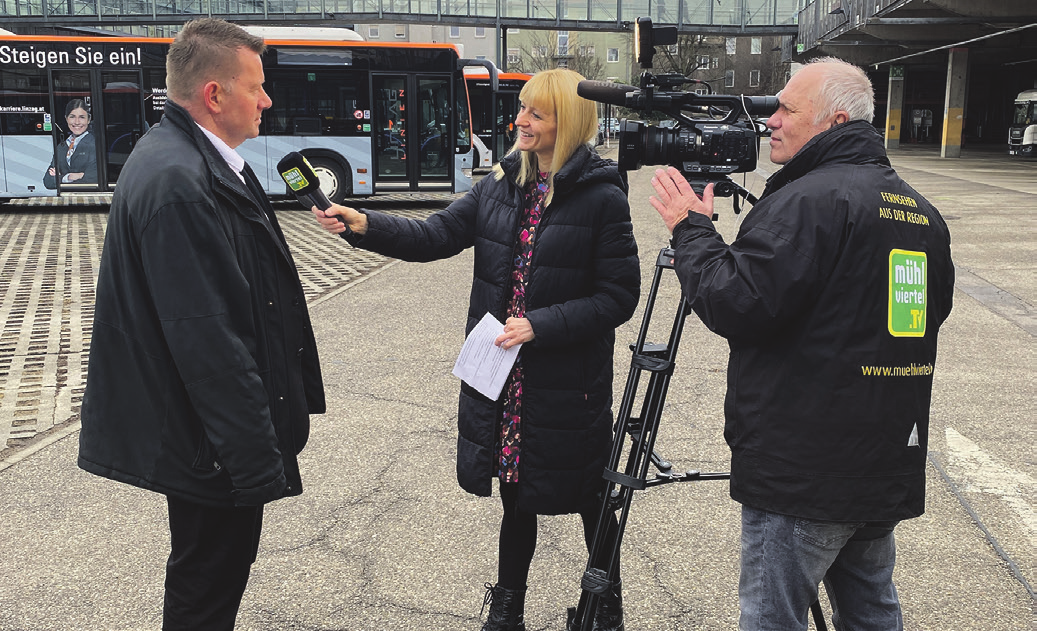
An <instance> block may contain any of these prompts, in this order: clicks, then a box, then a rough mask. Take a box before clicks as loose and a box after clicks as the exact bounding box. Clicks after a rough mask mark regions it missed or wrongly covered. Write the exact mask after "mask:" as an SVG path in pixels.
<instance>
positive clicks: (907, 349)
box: [673, 121, 954, 521]
mask: <svg viewBox="0 0 1037 631" xmlns="http://www.w3.org/2000/svg"><path fill="white" fill-rule="evenodd" d="M673 243H674V247H675V248H676V250H677V259H676V269H677V274H678V277H679V278H680V279H681V283H682V287H683V288H684V292H685V295H686V296H688V298H689V300H690V301H691V303H692V307H693V309H694V310H695V312H696V313H697V314H698V315H699V317H700V318H701V319H702V321H703V322H704V323H705V324H706V326H708V327H709V328H710V329H711V330H713V331H716V332H717V333H719V334H721V335H723V336H724V337H726V338H727V339H728V341H729V343H730V347H731V356H730V362H729V365H728V377H727V379H728V391H727V401H726V404H725V415H726V419H727V424H726V429H725V437H726V438H727V442H728V444H729V445H730V447H731V451H732V463H731V496H732V498H734V499H735V500H737V501H739V502H741V503H743V504H746V505H749V506H752V507H754V508H758V509H762V510H768V511H772V512H776V513H782V514H786V515H792V516H796V517H803V518H808V519H818V520H829V521H894V520H899V519H904V518H909V517H916V516H918V515H920V514H922V512H923V510H924V506H925V459H926V453H927V447H928V430H929V402H930V395H931V392H932V383H933V369H934V366H935V362H936V338H937V331H938V329H939V327H940V325H941V324H942V323H943V321H944V320H945V319H946V318H947V315H948V314H949V313H950V310H951V299H952V293H953V289H954V268H953V265H952V263H951V255H950V235H949V233H948V230H947V225H946V224H945V223H944V221H943V218H942V217H941V216H940V214H939V212H937V210H936V209H935V208H934V207H933V206H932V205H930V204H929V203H928V202H927V201H926V200H925V199H924V198H923V197H922V196H921V195H920V194H918V193H917V192H916V191H915V190H914V189H912V188H911V187H910V186H908V185H907V184H906V183H905V182H904V181H903V180H901V179H900V177H899V176H897V174H896V172H895V171H894V170H893V169H892V167H891V166H890V164H889V160H888V159H887V158H886V154H885V151H884V149H883V147H882V140H881V137H880V136H879V135H878V133H876V132H875V130H874V128H872V126H871V125H870V124H868V123H866V122H863V121H855V122H850V123H847V124H844V125H840V126H837V127H834V128H832V129H830V130H828V131H826V132H823V133H821V134H819V135H817V136H815V137H814V138H813V139H812V140H811V141H810V142H808V143H807V145H806V146H805V147H803V149H801V150H800V152H799V153H797V154H796V155H795V156H794V157H793V158H792V159H791V160H790V161H789V162H788V163H787V164H786V165H785V167H784V168H782V169H781V170H780V171H778V172H777V173H775V174H774V175H773V176H771V178H770V180H769V181H768V183H767V187H766V189H765V190H764V193H763V195H762V196H761V198H760V201H759V203H757V204H756V206H755V207H754V208H753V209H752V211H751V212H750V213H749V214H748V215H747V216H746V218H745V220H744V222H743V223H742V226H741V228H740V230H739V232H738V237H737V239H736V240H735V241H734V242H733V243H732V244H731V245H730V246H728V245H726V244H725V243H724V242H723V241H722V240H721V238H720V237H719V235H718V234H717V233H716V231H715V230H714V229H713V226H712V224H711V222H710V221H709V220H708V219H707V218H705V217H703V216H701V215H697V214H694V213H693V215H692V217H690V218H689V220H687V221H684V222H681V224H679V225H678V226H677V227H676V228H675V229H674V234H673Z"/></svg>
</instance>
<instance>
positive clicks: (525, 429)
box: [313, 69, 640, 631]
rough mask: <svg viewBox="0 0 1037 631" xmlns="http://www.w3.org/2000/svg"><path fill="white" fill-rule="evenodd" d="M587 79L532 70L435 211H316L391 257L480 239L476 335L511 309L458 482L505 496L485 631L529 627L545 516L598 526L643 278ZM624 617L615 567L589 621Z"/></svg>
mask: <svg viewBox="0 0 1037 631" xmlns="http://www.w3.org/2000/svg"><path fill="white" fill-rule="evenodd" d="M582 79H583V77H581V76H580V75H579V74H577V73H575V72H573V71H571V70H565V69H556V70H548V71H544V72H541V73H538V74H536V75H535V76H534V77H533V78H532V79H530V80H529V82H527V83H526V86H525V87H524V88H523V89H522V92H521V94H520V95H519V99H520V101H521V104H520V108H519V114H518V116H517V117H516V119H515V125H516V127H517V130H518V138H517V140H516V141H515V145H514V147H512V149H511V151H510V152H509V153H508V155H506V156H505V157H504V158H503V159H502V160H501V161H500V163H499V164H498V165H497V166H496V167H495V168H494V171H493V173H492V175H491V176H488V177H486V178H484V179H483V180H482V181H480V182H479V183H478V184H476V186H475V187H474V188H473V189H472V191H471V192H469V193H468V194H467V195H466V196H464V197H463V198H461V199H459V200H458V201H456V202H454V203H453V204H451V205H450V206H449V207H448V208H446V209H445V210H443V211H441V212H439V213H436V214H434V215H432V216H431V217H429V218H428V219H427V220H425V221H415V220H410V219H403V218H399V217H393V216H389V215H384V214H381V213H376V212H372V211H367V210H359V211H358V210H355V209H352V208H346V207H343V206H337V205H336V206H332V207H331V208H330V209H328V210H327V211H326V212H321V211H320V210H317V209H316V208H314V209H313V212H314V214H315V215H316V217H317V220H318V221H319V222H320V223H321V225H322V226H323V227H324V228H325V229H326V230H328V231H329V232H333V233H341V234H342V236H343V237H344V238H346V240H347V241H349V242H350V243H351V244H353V245H354V246H356V247H359V248H364V249H367V250H372V251H375V252H380V253H382V254H385V255H387V256H392V257H395V258H400V259H404V260H410V261H430V260H436V259H442V258H446V257H449V256H453V255H455V254H457V253H459V252H461V251H462V250H464V249H466V248H469V247H474V248H475V277H474V279H473V281H472V291H471V302H470V304H469V308H468V322H467V327H466V333H467V332H469V331H471V330H472V328H473V327H474V326H475V324H476V323H478V322H479V320H480V319H481V318H482V317H483V316H484V315H485V314H486V313H487V312H489V313H491V314H492V315H493V316H494V317H496V318H497V319H498V320H499V321H501V322H504V323H505V326H504V333H503V334H502V335H501V336H500V337H499V338H497V344H498V345H499V346H502V347H504V348H510V347H512V346H514V345H516V344H523V346H522V349H521V351H520V353H519V358H518V361H517V362H516V364H515V367H514V368H513V370H512V373H511V375H510V377H509V378H508V381H507V383H506V385H505V386H504V390H503V392H502V393H501V395H500V397H499V398H498V399H497V400H490V399H488V398H486V397H484V396H482V395H481V394H479V393H478V392H476V391H475V390H474V389H472V388H471V387H469V386H468V385H467V384H464V383H462V384H461V397H460V409H459V412H458V429H459V434H460V435H459V437H458V444H457V477H458V481H459V483H460V485H461V487H462V488H464V489H465V490H467V491H469V492H470V493H474V494H476V495H482V496H488V495H490V494H491V489H492V485H491V482H492V480H493V479H494V478H496V479H497V480H498V481H499V485H500V496H501V501H502V504H503V508H504V516H503V519H502V522H501V530H500V555H499V566H498V575H497V583H496V584H495V585H490V584H487V594H486V602H489V603H490V613H489V615H488V617H487V621H486V623H485V624H484V625H483V627H482V631H516V630H518V631H521V630H524V629H525V623H524V619H523V603H524V600H525V593H526V580H527V576H528V573H529V566H530V563H531V561H532V559H533V553H534V550H535V549H536V534H537V515H558V514H570V513H578V514H580V516H581V517H582V518H583V525H584V534H585V536H586V538H587V539H588V540H589V539H590V538H591V537H592V536H593V534H594V528H595V527H596V525H597V517H598V511H599V506H600V504H599V502H600V499H599V497H598V496H599V494H600V492H601V490H602V488H603V483H602V477H601V474H602V471H603V469H604V467H605V465H606V463H607V461H608V457H609V452H610V446H611V442H612V425H613V419H612V355H613V346H614V342H615V329H616V327H617V326H619V325H620V324H622V323H623V322H625V321H627V320H628V319H629V318H630V317H631V316H632V315H633V313H634V309H635V308H636V306H637V301H638V294H639V291H640V270H639V267H638V259H637V245H636V244H635V242H634V234H633V228H632V225H631V222H630V207H629V205H628V204H627V198H626V185H625V183H624V181H623V179H622V178H621V177H620V174H619V171H618V170H617V168H616V165H615V163H613V162H611V161H608V160H604V159H602V158H601V157H599V156H598V155H597V154H596V153H595V152H594V150H593V149H591V147H590V144H589V143H590V142H591V141H592V140H593V139H594V138H595V136H596V135H597V131H598V120H597V114H596V108H595V105H594V104H593V103H592V102H590V101H587V100H585V99H583V98H581V97H579V96H578V95H577V94H576V84H577V83H579V81H581V80H582ZM335 215H338V216H341V217H342V219H343V220H344V222H345V224H346V226H348V228H349V229H348V230H347V229H346V226H343V225H342V223H340V222H339V221H338V219H337V218H336V217H335ZM613 528H615V525H613ZM613 534H614V530H613ZM617 565H618V564H617ZM616 569H617V570H618V567H617V568H616ZM622 620H623V617H622V604H621V600H620V595H619V587H618V581H617V585H616V587H615V588H614V589H613V591H612V593H611V594H610V595H609V596H607V597H605V598H603V599H602V604H601V606H599V608H598V619H597V620H596V624H595V627H594V628H595V629H600V630H601V631H605V630H609V631H616V630H619V629H622V628H623V622H622Z"/></svg>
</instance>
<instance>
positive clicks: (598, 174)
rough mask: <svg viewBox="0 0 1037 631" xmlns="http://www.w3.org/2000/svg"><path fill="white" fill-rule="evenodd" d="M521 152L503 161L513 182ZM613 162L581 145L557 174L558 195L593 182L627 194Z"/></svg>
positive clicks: (556, 186)
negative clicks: (599, 182) (609, 184)
mask: <svg viewBox="0 0 1037 631" xmlns="http://www.w3.org/2000/svg"><path fill="white" fill-rule="evenodd" d="M521 158H522V156H521V152H519V151H515V152H513V153H509V154H508V155H506V156H504V157H503V158H502V159H501V168H502V169H503V170H504V173H505V174H506V175H507V176H508V178H509V179H511V180H512V181H514V180H515V175H516V174H517V173H518V170H519V161H520V160H521ZM614 167H615V164H614V163H613V162H612V161H611V160H605V159H603V158H601V157H600V156H599V155H598V154H597V153H596V152H595V151H593V150H592V149H591V148H590V147H589V146H587V145H580V146H579V147H577V148H576V150H575V151H573V153H572V155H571V156H569V160H568V161H567V162H566V163H565V164H564V165H562V168H561V169H559V170H558V172H557V173H555V178H554V187H555V192H556V194H557V193H566V192H568V191H570V190H571V189H573V188H575V187H576V186H577V185H578V184H582V183H584V182H591V181H602V182H608V183H611V184H614V185H616V186H618V187H619V188H620V189H622V190H623V192H624V193H625V192H626V191H627V185H626V183H625V182H624V181H623V178H622V177H621V176H620V175H619V172H618V171H616V169H615V168H614Z"/></svg>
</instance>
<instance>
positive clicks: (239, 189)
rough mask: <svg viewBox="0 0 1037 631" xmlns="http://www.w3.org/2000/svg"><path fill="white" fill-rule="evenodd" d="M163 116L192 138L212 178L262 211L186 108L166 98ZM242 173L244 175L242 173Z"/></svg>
mask: <svg viewBox="0 0 1037 631" xmlns="http://www.w3.org/2000/svg"><path fill="white" fill-rule="evenodd" d="M163 118H165V119H166V120H167V121H169V122H170V123H172V124H174V125H176V126H177V127H179V128H180V129H181V131H183V132H184V133H185V134H187V135H188V136H190V137H191V139H192V140H194V144H195V146H196V147H198V150H199V151H200V152H201V154H202V157H203V158H204V159H205V163H206V166H208V168H209V172H210V173H212V176H213V178H214V179H215V180H216V182H217V183H218V184H219V185H220V186H222V187H223V188H228V189H230V190H231V191H233V193H234V194H236V195H237V196H238V197H244V198H245V199H246V200H248V201H249V202H251V203H252V205H253V206H254V207H255V208H256V210H257V211H259V212H262V202H261V201H260V200H257V199H254V197H253V195H252V193H250V192H249V190H248V187H246V186H245V183H244V182H242V181H241V178H239V177H238V174H237V173H235V172H234V169H232V168H231V167H230V165H229V164H227V160H226V159H224V157H223V156H222V155H220V152H219V150H217V149H216V147H215V146H213V144H212V141H210V140H209V139H208V138H207V137H206V136H205V133H204V132H203V131H202V130H201V128H199V127H198V124H197V123H195V122H194V119H193V118H191V115H190V114H189V113H188V111H187V110H185V109H184V108H183V107H181V106H180V105H178V104H176V103H174V102H173V101H170V100H167V101H166V106H165V113H164V114H163ZM242 175H243V176H244V174H242Z"/></svg>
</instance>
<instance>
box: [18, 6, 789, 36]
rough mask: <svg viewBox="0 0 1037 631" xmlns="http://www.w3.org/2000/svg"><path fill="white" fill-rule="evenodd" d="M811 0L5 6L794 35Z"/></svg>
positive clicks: (80, 20)
mask: <svg viewBox="0 0 1037 631" xmlns="http://www.w3.org/2000/svg"><path fill="white" fill-rule="evenodd" d="M804 2H805V0H725V1H724V3H723V4H720V3H718V2H716V0H0V19H2V20H3V22H4V23H5V24H10V25H12V26H19V25H24V26H40V25H48V24H50V25H58V24H69V23H75V24H77V25H90V26H98V25H106V24H126V23H136V24H179V23H182V22H185V21H187V20H190V19H193V18H195V17H199V16H217V17H232V18H238V19H246V18H247V19H249V21H255V22H269V23H296V24H299V23H314V22H316V23H321V24H325V25H333V24H334V23H336V22H342V21H349V22H352V23H372V22H375V23H377V22H381V23H416V22H422V23H428V22H430V21H431V22H439V23H443V24H477V25H508V26H526V27H529V28H536V27H540V28H552V27H554V28H567V29H570V30H629V29H630V28H631V25H632V24H633V23H634V21H635V20H636V19H637V18H638V17H642V16H651V17H652V19H653V21H654V22H655V23H656V24H658V25H676V26H677V27H678V28H679V29H680V30H682V31H685V32H696V31H702V30H709V31H711V32H731V33H741V34H750V33H751V34H770V35H791V34H793V33H796V32H797V26H796V24H797V20H798V19H799V18H800V16H801V15H802V14H803V12H802V11H801V9H802V8H803V4H804Z"/></svg>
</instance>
